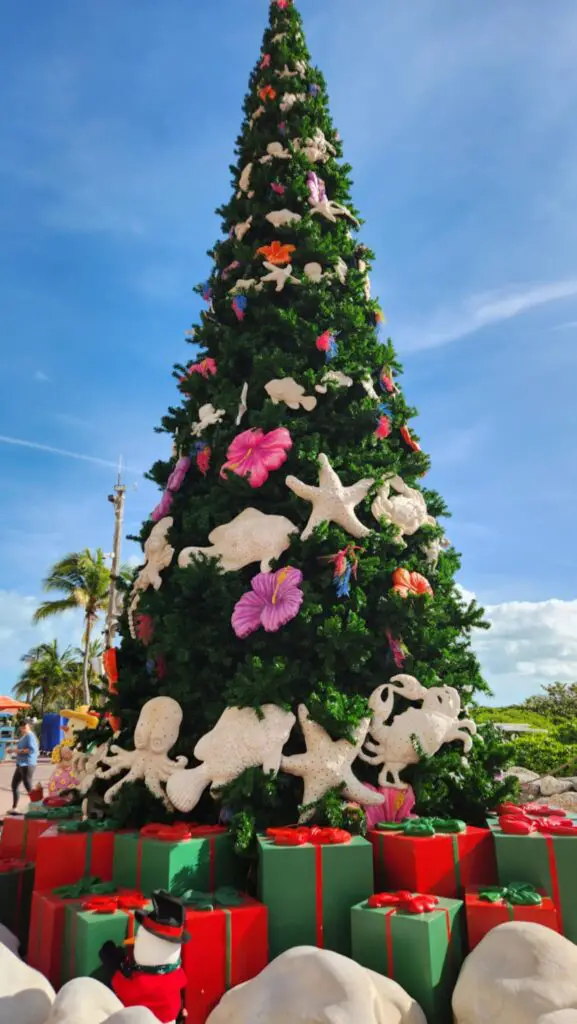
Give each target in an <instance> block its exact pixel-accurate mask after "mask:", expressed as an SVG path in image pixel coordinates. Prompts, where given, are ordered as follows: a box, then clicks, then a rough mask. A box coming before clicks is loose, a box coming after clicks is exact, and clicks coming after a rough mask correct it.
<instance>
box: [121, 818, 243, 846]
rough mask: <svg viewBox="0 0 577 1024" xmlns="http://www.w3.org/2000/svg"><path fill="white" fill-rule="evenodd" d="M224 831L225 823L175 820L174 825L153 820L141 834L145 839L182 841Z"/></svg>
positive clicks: (142, 829)
mask: <svg viewBox="0 0 577 1024" xmlns="http://www.w3.org/2000/svg"><path fill="white" fill-rule="evenodd" d="M223 832H226V829H225V828H224V826H223V825H191V824H188V822H186V821H175V822H174V824H173V825H158V824H155V823H154V822H152V823H151V824H150V825H145V826H144V828H141V830H140V835H141V836H142V837H143V838H145V839H160V840H161V841H162V842H165V843H180V842H183V841H184V840H185V839H202V838H203V837H204V836H216V835H221V834H222V833H223Z"/></svg>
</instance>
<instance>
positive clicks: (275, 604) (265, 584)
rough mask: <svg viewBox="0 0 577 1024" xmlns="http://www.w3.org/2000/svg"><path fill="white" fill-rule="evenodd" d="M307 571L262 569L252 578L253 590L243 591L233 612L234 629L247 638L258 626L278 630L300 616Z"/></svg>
mask: <svg viewBox="0 0 577 1024" xmlns="http://www.w3.org/2000/svg"><path fill="white" fill-rule="evenodd" d="M302 580H303V574H302V572H300V570H299V569H292V568H291V567H290V566H288V567H287V568H286V569H279V570H278V572H260V573H259V574H258V576H255V577H254V579H252V580H251V584H250V585H251V588H252V589H251V590H250V591H249V593H248V594H243V596H242V597H241V599H240V601H238V602H237V604H236V605H235V608H234V612H233V613H232V619H231V622H232V628H233V629H234V631H235V633H236V635H237V636H238V637H239V638H240V639H241V640H244V639H245V638H246V637H247V636H250V634H251V633H255V632H256V631H257V629H260V627H261V626H262V628H263V629H264V630H265V632H266V633H277V632H278V630H279V629H281V627H282V626H286V624H287V622H290V621H291V619H294V618H296V616H297V615H298V613H299V611H300V608H301V605H302V603H303V600H304V594H303V592H302V590H301V589H300V584H301V583H302Z"/></svg>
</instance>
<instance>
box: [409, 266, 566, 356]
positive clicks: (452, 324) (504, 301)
mask: <svg viewBox="0 0 577 1024" xmlns="http://www.w3.org/2000/svg"><path fill="white" fill-rule="evenodd" d="M574 295H577V278H570V279H568V280H565V281H551V282H549V283H548V284H532V285H513V286H509V287H507V288H501V289H496V290H495V291H489V292H482V293H480V294H478V295H471V296H470V297H469V298H468V299H466V300H465V301H464V302H463V303H462V304H461V308H460V309H458V310H453V311H451V310H442V311H440V312H439V313H437V314H436V315H435V314H433V316H432V317H429V318H428V324H427V327H423V328H422V329H420V328H417V327H411V328H409V329H408V330H406V331H405V332H404V333H403V332H402V331H401V332H400V334H399V338H400V340H401V343H402V347H403V349H404V350H405V351H411V352H417V351H419V350H422V349H428V348H438V347H439V346H441V345H447V344H448V343H449V342H451V341H457V340H458V339H459V338H465V337H467V336H468V335H469V334H474V333H475V332H476V331H480V330H482V329H483V328H485V327H491V326H493V325H495V324H499V323H503V322H504V321H505V320H512V319H513V318H514V317H517V316H521V315H522V314H523V313H527V312H529V310H531V309H536V308H537V307H538V306H544V305H546V304H547V303H550V302H558V301H559V300H560V299H568V298H571V297H572V296H574Z"/></svg>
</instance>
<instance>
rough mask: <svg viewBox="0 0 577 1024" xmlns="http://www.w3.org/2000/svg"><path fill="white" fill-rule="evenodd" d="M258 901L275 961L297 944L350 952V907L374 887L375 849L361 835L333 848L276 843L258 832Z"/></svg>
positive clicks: (368, 894)
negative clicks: (264, 908)
mask: <svg viewBox="0 0 577 1024" xmlns="http://www.w3.org/2000/svg"><path fill="white" fill-rule="evenodd" d="M258 845H259V899H260V901H261V902H262V903H264V904H265V905H266V906H267V907H268V910H269V955H270V958H271V960H273V959H274V958H275V957H277V956H278V955H279V953H282V952H284V950H285V949H290V948H291V947H292V946H319V947H320V948H324V949H332V950H334V951H335V952H337V953H343V954H344V955H345V956H350V953H351V916H350V911H351V907H352V906H353V904H355V903H359V902H360V901H361V900H364V899H367V897H368V896H370V895H371V893H372V891H373V851H372V847H371V844H370V843H368V842H367V841H366V840H365V839H361V837H360V836H355V837H354V838H352V839H351V840H350V842H348V843H339V844H336V845H330V846H316V845H315V846H313V845H312V844H310V843H306V844H305V845H302V846H277V845H275V842H274V839H272V838H271V839H267V838H264V837H261V836H259V839H258Z"/></svg>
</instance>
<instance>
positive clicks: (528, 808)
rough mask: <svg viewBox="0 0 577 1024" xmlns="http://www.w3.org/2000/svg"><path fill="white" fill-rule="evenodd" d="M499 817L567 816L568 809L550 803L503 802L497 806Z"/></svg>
mask: <svg viewBox="0 0 577 1024" xmlns="http://www.w3.org/2000/svg"><path fill="white" fill-rule="evenodd" d="M497 814H498V815H499V817H503V816H510V815H517V816H520V817H527V816H529V817H536V818H566V817H567V813H566V811H563V810H561V808H559V807H549V805H548V804H501V806H500V807H498V808H497Z"/></svg>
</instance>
